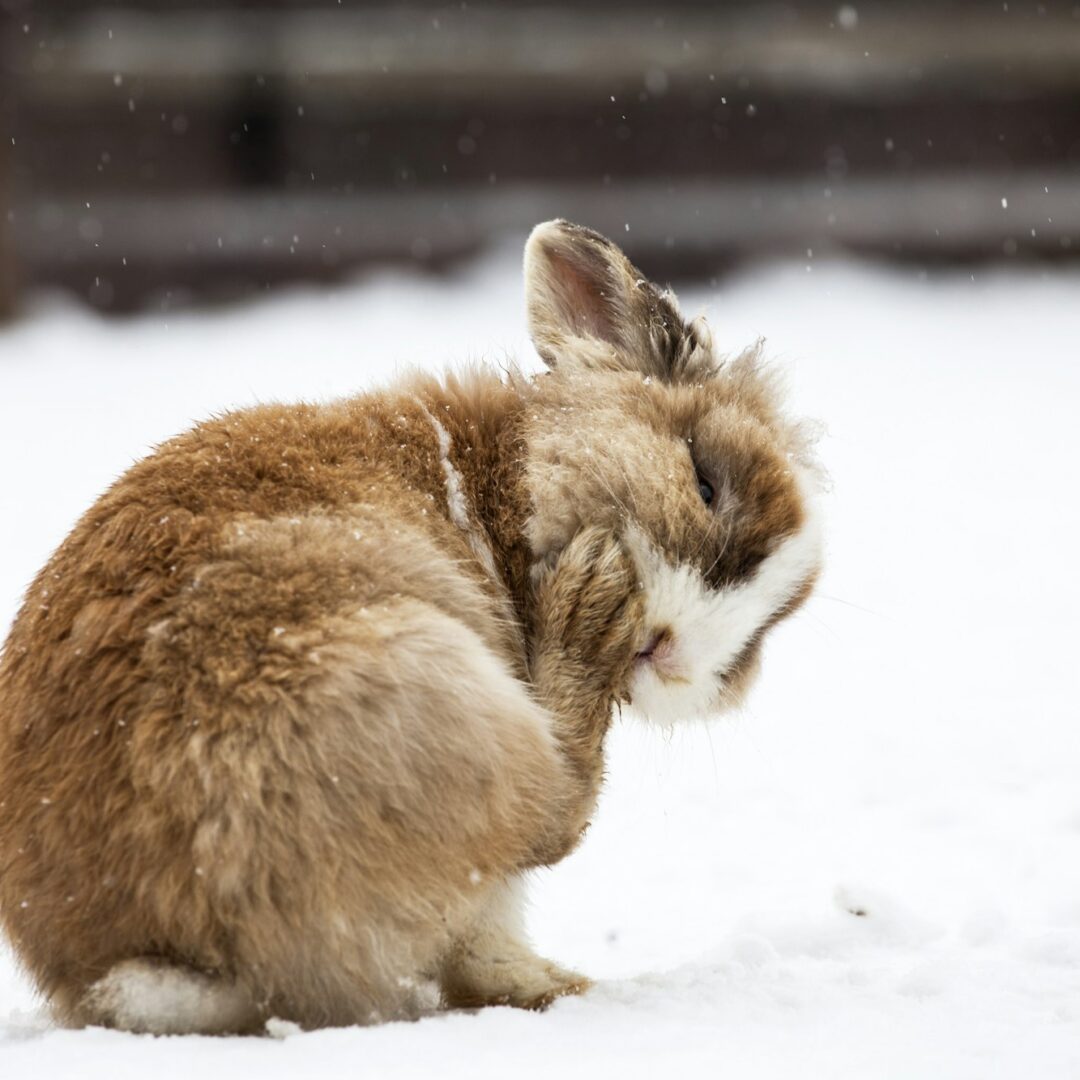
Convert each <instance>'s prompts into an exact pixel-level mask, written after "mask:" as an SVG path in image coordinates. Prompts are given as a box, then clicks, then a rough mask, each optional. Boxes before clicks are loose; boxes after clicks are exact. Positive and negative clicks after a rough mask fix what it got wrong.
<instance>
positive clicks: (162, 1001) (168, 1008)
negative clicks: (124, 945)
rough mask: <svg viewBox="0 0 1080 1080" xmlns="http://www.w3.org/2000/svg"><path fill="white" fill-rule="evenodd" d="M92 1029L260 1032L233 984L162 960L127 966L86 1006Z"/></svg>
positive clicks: (98, 987) (93, 992)
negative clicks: (93, 1027)
mask: <svg viewBox="0 0 1080 1080" xmlns="http://www.w3.org/2000/svg"><path fill="white" fill-rule="evenodd" d="M82 1013H83V1015H84V1016H85V1018H86V1022H87V1023H89V1024H102V1025H105V1026H107V1027H114V1028H120V1029H121V1030H123V1031H133V1032H141V1033H146V1034H151V1035H186V1034H203V1035H223V1034H228V1033H234V1032H245V1031H252V1030H254V1029H257V1028H258V1026H259V1017H258V1013H257V1010H256V1009H255V1006H254V1004H253V1003H252V1001H251V999H250V998H249V997H248V995H247V994H246V993H245V992H244V991H243V990H241V989H240V988H239V987H237V986H235V985H234V984H232V983H228V982H224V981H223V980H221V979H218V978H216V977H214V976H212V975H204V974H202V973H201V972H198V971H195V970H193V969H192V968H186V967H179V966H176V965H173V964H167V963H165V962H163V961H159V960H149V959H138V960H125V961H123V963H120V964H117V965H116V966H115V967H113V968H112V969H111V970H110V971H109V973H108V974H107V975H106V976H104V978H101V979H99V980H98V981H97V982H96V983H94V985H93V986H91V987H90V990H89V991H88V992H87V995H86V997H85V998H84V999H83V1002H82Z"/></svg>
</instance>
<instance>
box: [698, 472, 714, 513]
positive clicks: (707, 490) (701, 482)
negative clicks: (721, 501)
mask: <svg viewBox="0 0 1080 1080" xmlns="http://www.w3.org/2000/svg"><path fill="white" fill-rule="evenodd" d="M697 489H698V491H699V492H700V493H701V501H702V502H703V503H704V504H705V505H706V506H712V501H713V494H714V492H713V486H712V484H710V483H709V481H708V480H706V479H705V477H703V476H699V477H698V478H697Z"/></svg>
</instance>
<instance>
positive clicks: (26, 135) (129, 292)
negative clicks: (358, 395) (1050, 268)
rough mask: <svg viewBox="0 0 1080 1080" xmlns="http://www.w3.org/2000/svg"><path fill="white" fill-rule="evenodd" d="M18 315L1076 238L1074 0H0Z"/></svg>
mask: <svg viewBox="0 0 1080 1080" xmlns="http://www.w3.org/2000/svg"><path fill="white" fill-rule="evenodd" d="M0 8H2V9H3V11H4V15H5V18H4V26H3V41H2V88H0V89H2V102H3V105H2V108H3V112H2V115H3V130H4V132H5V133H10V134H9V137H5V138H4V139H3V140H2V142H3V145H2V146H0V199H2V202H3V205H4V209H5V214H4V216H3V230H4V231H3V234H2V238H0V303H2V307H3V310H4V311H5V312H6V313H11V312H13V311H15V310H17V309H18V306H19V303H20V300H22V299H25V297H27V296H28V295H30V294H31V293H32V291H33V290H34V289H35V288H37V287H40V286H48V287H53V288H56V287H61V288H63V289H66V290H70V291H71V292H73V293H75V294H77V295H78V296H79V297H81V298H82V299H83V300H84V301H86V302H88V303H89V304H91V305H93V306H94V307H96V308H99V309H102V310H107V311H129V310H137V309H140V308H142V309H145V308H148V307H149V308H156V309H157V310H161V309H162V308H165V309H171V308H174V307H177V306H180V305H184V304H187V303H190V302H191V301H193V300H194V301H199V302H204V301H221V300H231V299H234V298H239V297H243V296H245V295H250V294H252V293H254V292H258V291H262V290H266V289H268V288H271V287H273V286H275V285H277V284H280V283H285V282H295V281H302V280H308V281H332V280H334V279H338V278H340V277H342V276H343V275H348V274H350V273H354V272H355V271H356V270H357V269H359V268H361V267H368V266H371V265H380V264H398V265H410V266H413V267H417V268H427V269H431V270H433V271H438V270H442V269H446V268H449V267H452V266H453V265H454V264H455V263H456V262H457V261H458V260H460V259H462V258H463V257H465V256H469V255H472V254H474V253H476V252H478V251H480V250H482V249H483V248H484V247H485V246H487V245H489V244H490V243H492V241H493V240H495V239H496V238H497V237H498V236H499V235H500V234H504V233H513V234H515V235H520V234H522V233H524V231H525V230H526V229H527V228H528V227H529V226H530V225H531V224H533V223H535V222H536V221H538V220H541V219H543V218H548V217H552V216H564V217H569V218H572V219H576V220H578V221H582V222H585V223H588V224H590V225H592V226H594V227H595V228H598V229H600V230H601V231H604V232H606V233H608V234H609V235H612V236H614V237H616V238H617V239H618V240H619V241H620V242H621V243H622V244H623V245H624V246H625V247H626V249H627V250H628V252H629V253H630V254H631V256H632V257H634V258H635V259H637V260H639V261H640V262H641V263H645V264H647V265H648V267H649V269H650V272H651V273H652V274H653V275H654V276H657V277H660V278H664V277H665V276H666V277H668V278H676V279H679V278H689V277H693V278H697V279H701V278H708V277H711V276H715V275H718V274H720V273H723V272H725V271H727V270H729V269H730V268H731V267H733V266H736V265H739V264H741V263H743V262H745V261H746V260H757V259H762V258H771V257H785V258H790V257H795V258H798V259H805V260H813V259H817V258H821V257H823V256H829V255H834V254H837V253H860V254H866V255H869V256H872V257H874V258H878V259H889V260H903V261H904V262H906V263H909V264H915V265H917V266H920V267H928V266H932V265H934V264H941V263H946V264H955V263H959V262H964V263H968V262H971V261H983V260H993V261H1006V262H1024V261H1032V260H1042V261H1046V260H1058V261H1060V260H1069V259H1075V258H1076V257H1077V255H1078V254H1080V3H1076V2H1070V0H1067V2H1053V0H1047V2H1045V3H1034V2H1031V0H1007V2H1003V0H979V2H975V0H972V2H965V0H951V2H950V0H939V2H936V3H919V2H912V0H896V2H887V0H877V2H859V3H854V4H837V3H835V2H833V3H819V2H814V0H798V2H790V3H748V2H738V0H711V2H710V0H668V2H664V3H660V2H653V3H639V2H636V0H620V2H619V3H615V2H613V0H594V2H592V3H581V2H579V3H574V4H571V3H565V2H556V0H549V2H547V3H537V2H521V0H506V2H503V3H498V4H496V3H483V2H478V0H465V2H456V3H428V4H415V3H395V2H390V0H381V2H380V0H294V2H288V0H257V2H253V0H129V2H122V0H116V2H113V3H92V2H76V0H0Z"/></svg>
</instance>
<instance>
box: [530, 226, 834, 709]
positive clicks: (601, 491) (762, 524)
mask: <svg viewBox="0 0 1080 1080" xmlns="http://www.w3.org/2000/svg"><path fill="white" fill-rule="evenodd" d="M525 275H526V292H527V303H528V316H529V325H530V330H531V333H532V337H533V341H534V343H535V345H536V348H537V350H538V351H539V353H540V355H541V356H542V357H543V359H544V360H545V362H546V363H547V365H548V366H549V368H550V369H551V371H550V373H549V374H547V375H544V376H541V377H540V378H538V379H537V380H536V383H535V392H536V395H537V400H536V408H535V410H534V412H533V414H532V417H531V420H530V424H531V428H530V434H529V453H528V465H527V478H528V485H529V492H530V496H531V499H532V516H531V518H530V520H529V522H528V525H527V535H528V539H529V542H530V544H531V546H532V550H533V554H534V556H535V557H536V558H537V559H544V560H550V559H551V558H553V557H554V556H555V555H557V553H558V552H559V551H560V550H561V549H562V548H563V547H564V546H565V545H566V544H567V543H568V542H569V540H570V538H571V537H572V536H573V535H574V533H575V532H576V531H577V530H578V529H580V528H582V527H583V526H586V525H604V526H610V527H611V529H612V530H613V531H615V532H616V533H618V534H619V535H620V536H621V537H622V538H623V539H624V542H625V543H626V544H627V546H628V547H629V548H630V550H631V552H632V553H633V556H634V558H635V561H636V563H637V566H638V572H639V576H640V581H641V584H642V587H643V589H644V590H645V608H646V636H645V638H644V640H642V641H641V643H640V651H639V652H638V654H637V658H636V660H635V663H634V669H633V675H632V679H631V685H630V687H629V698H630V700H631V702H632V704H633V706H634V707H635V708H636V709H637V710H638V711H640V712H641V713H642V714H644V715H645V716H647V717H649V718H650V719H654V720H658V721H660V722H669V721H672V720H675V719H678V718H681V717H686V716H693V715H701V714H704V713H708V712H711V711H715V710H716V709H718V708H722V707H724V706H727V705H731V704H733V703H736V702H738V701H739V700H740V698H741V696H742V693H743V691H744V690H745V689H746V687H747V685H748V684H749V682H750V680H751V678H752V676H753V674H754V673H755V672H756V670H757V665H758V656H759V652H760V648H761V643H762V639H763V637H764V635H765V634H766V632H767V631H768V630H769V628H770V627H772V626H773V625H774V624H775V623H777V622H778V621H779V620H780V619H782V618H783V617H784V616H785V615H788V614H790V613H791V612H792V611H794V610H795V609H796V608H797V607H798V606H799V605H800V604H801V603H802V602H803V600H805V598H806V597H807V595H808V594H809V592H810V589H811V588H812V586H813V583H814V581H815V579H816V577H817V575H818V573H819V570H820V565H821V536H820V530H819V524H818V520H817V516H816V514H815V509H814V502H813V493H814V488H815V487H816V483H815V475H816V469H815V466H814V463H813V461H812V458H811V455H810V447H809V439H808V438H807V435H806V432H805V430H804V429H803V428H802V427H800V426H799V425H797V424H793V423H792V422H790V421H789V420H787V419H786V418H785V417H784V416H783V415H782V413H781V411H780V407H779V403H778V394H777V387H776V385H775V380H774V378H772V377H771V376H770V375H769V374H768V373H767V372H766V371H764V370H763V369H762V367H761V364H760V362H759V357H758V352H757V350H756V349H753V350H750V351H749V352H747V353H744V354H743V355H741V356H739V357H738V358H736V359H732V360H723V359H721V358H718V357H717V356H716V354H715V353H714V352H713V347H712V342H711V338H710V335H709V331H708V328H707V327H706V326H705V324H704V323H703V322H702V321H700V320H696V321H693V322H689V323H688V322H686V321H685V320H684V319H683V317H682V315H681V314H680V313H679V309H678V307H677V305H676V301H675V298H674V296H673V295H672V294H671V293H669V292H665V291H663V290H661V289H660V288H658V287H657V286H656V285H654V284H652V283H651V282H649V281H648V280H646V279H645V278H644V277H643V276H642V275H641V274H640V273H639V272H638V271H637V270H636V269H635V267H634V266H633V265H631V263H630V262H629V261H628V260H627V258H626V257H625V256H624V255H623V253H622V252H621V251H620V250H619V249H618V248H617V247H616V246H615V245H614V244H612V243H611V242H610V241H608V240H606V239H605V238H604V237H602V236H600V235H599V234H597V233H595V232H592V231H591V230H589V229H585V228H582V227H580V226H577V225H572V224H570V223H568V222H564V221H553V222H547V223H545V224H543V225H539V226H538V227H537V228H536V229H535V230H534V231H533V233H532V235H531V236H530V237H529V241H528V244H527V245H526V249H525Z"/></svg>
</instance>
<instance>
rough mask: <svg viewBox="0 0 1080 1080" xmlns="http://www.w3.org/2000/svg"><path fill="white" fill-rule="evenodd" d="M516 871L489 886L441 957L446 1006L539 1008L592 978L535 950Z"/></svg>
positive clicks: (586, 986) (584, 986)
mask: <svg viewBox="0 0 1080 1080" xmlns="http://www.w3.org/2000/svg"><path fill="white" fill-rule="evenodd" d="M523 905H524V889H523V884H522V881H521V878H520V877H517V876H515V877H513V878H511V879H509V880H508V881H506V882H505V883H500V884H499V885H496V886H493V887H492V889H491V892H490V898H489V900H488V902H487V904H486V905H485V906H484V907H483V909H482V910H481V911H480V912H479V914H478V916H477V918H476V919H475V921H474V922H473V923H472V924H471V926H470V927H469V929H468V931H467V932H466V933H464V934H462V935H461V936H460V937H459V938H458V939H457V940H456V941H455V942H454V944H453V946H452V947H451V949H450V950H449V952H448V953H447V955H446V957H445V958H444V960H443V964H442V970H441V982H442V992H443V999H444V1001H445V1003H446V1005H447V1006H449V1007H450V1008H479V1007H481V1006H484V1005H513V1006H515V1007H517V1008H520V1009H542V1008H545V1007H546V1006H548V1005H550V1004H551V1003H552V1002H553V1001H554V1000H555V999H556V998H560V997H565V996H567V995H568V994H581V993H584V992H585V991H586V990H588V989H589V987H590V986H591V985H592V983H591V982H590V981H589V980H588V979H587V978H586V977H585V976H584V975H579V974H577V973H576V972H574V971H567V970H566V969H565V968H561V967H559V966H558V965H557V964H553V963H551V961H549V960H545V959H544V958H543V957H541V956H537V955H536V953H535V952H533V950H532V948H531V947H530V945H529V944H528V941H527V940H526V936H525V928H524V920H523V917H522V908H523Z"/></svg>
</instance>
